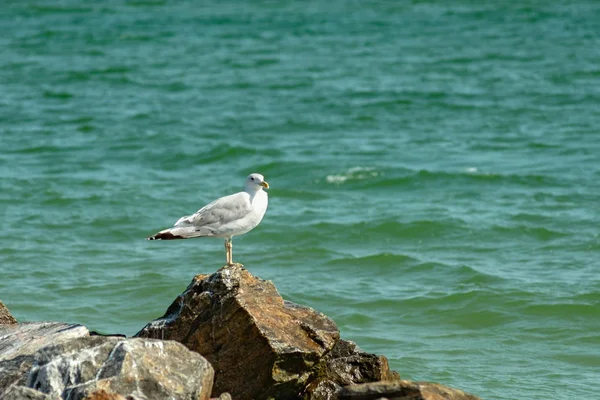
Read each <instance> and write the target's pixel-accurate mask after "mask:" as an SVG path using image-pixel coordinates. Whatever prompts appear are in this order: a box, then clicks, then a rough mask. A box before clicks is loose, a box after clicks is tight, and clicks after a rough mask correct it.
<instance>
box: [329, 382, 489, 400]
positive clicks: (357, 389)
mask: <svg viewBox="0 0 600 400" xmlns="http://www.w3.org/2000/svg"><path fill="white" fill-rule="evenodd" d="M382 398H384V399H390V400H394V399H397V400H480V399H479V397H477V396H473V395H472V394H468V393H465V392H463V391H461V390H458V389H453V388H449V387H447V386H444V385H440V384H438V383H430V382H411V381H404V380H400V381H395V382H373V383H363V384H360V385H352V386H346V387H344V388H343V389H342V390H341V391H340V392H339V394H338V399H339V400H376V399H382Z"/></svg>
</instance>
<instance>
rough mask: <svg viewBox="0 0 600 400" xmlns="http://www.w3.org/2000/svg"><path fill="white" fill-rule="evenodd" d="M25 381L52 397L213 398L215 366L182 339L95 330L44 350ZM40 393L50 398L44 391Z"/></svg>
mask: <svg viewBox="0 0 600 400" xmlns="http://www.w3.org/2000/svg"><path fill="white" fill-rule="evenodd" d="M34 358H35V359H34V362H33V365H32V367H31V368H30V370H29V371H28V372H27V374H26V379H25V382H24V385H22V384H21V387H14V386H13V387H12V388H9V389H8V390H7V397H8V396H13V397H14V395H13V393H12V392H13V391H15V390H16V391H18V393H19V394H22V393H27V394H28V395H29V396H30V398H33V399H36V398H37V397H33V395H32V393H35V392H31V391H26V389H25V388H23V387H22V386H26V387H27V388H30V389H33V390H35V391H37V392H39V393H41V394H45V395H47V396H48V398H51V399H54V398H63V399H70V400H82V399H88V400H92V399H96V400H100V399H105V400H107V399H115V400H116V399H125V398H128V397H131V398H143V399H147V400H152V399H156V400H159V399H170V398H176V399H189V400H192V399H200V400H207V399H209V398H210V393H211V389H212V381H213V377H214V371H213V369H212V367H211V366H210V364H209V363H208V361H206V360H205V359H204V358H203V357H202V356H200V355H199V354H197V353H194V352H191V351H189V350H188V349H187V348H185V346H183V345H181V344H179V343H176V342H163V341H158V340H150V339H123V338H118V337H102V336H91V337H84V338H78V339H73V340H70V341H67V342H63V343H60V344H56V345H52V346H47V347H45V348H42V349H40V350H38V351H37V352H36V353H35V355H34ZM39 398H40V399H42V398H44V397H42V396H40V397H39Z"/></svg>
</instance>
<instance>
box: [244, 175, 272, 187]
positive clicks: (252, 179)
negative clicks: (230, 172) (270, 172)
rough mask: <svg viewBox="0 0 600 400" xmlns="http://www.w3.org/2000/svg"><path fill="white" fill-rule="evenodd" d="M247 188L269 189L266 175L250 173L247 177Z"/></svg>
mask: <svg viewBox="0 0 600 400" xmlns="http://www.w3.org/2000/svg"><path fill="white" fill-rule="evenodd" d="M246 188H247V189H252V190H261V189H262V188H265V189H268V188H269V184H268V183H267V182H266V181H265V177H264V176H262V175H261V174H250V175H248V178H246Z"/></svg>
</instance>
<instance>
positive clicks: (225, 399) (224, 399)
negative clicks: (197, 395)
mask: <svg viewBox="0 0 600 400" xmlns="http://www.w3.org/2000/svg"><path fill="white" fill-rule="evenodd" d="M210 400H233V398H232V397H231V395H230V394H229V393H227V392H225V393H221V395H220V396H219V397H214V398H211V399H210Z"/></svg>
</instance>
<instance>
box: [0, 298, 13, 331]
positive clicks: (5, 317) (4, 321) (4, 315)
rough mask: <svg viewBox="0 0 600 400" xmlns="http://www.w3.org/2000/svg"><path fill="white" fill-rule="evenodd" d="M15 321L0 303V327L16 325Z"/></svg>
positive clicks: (0, 302)
mask: <svg viewBox="0 0 600 400" xmlns="http://www.w3.org/2000/svg"><path fill="white" fill-rule="evenodd" d="M16 323H17V320H16V319H15V317H13V316H12V314H11V313H10V311H8V308H6V306H5V305H4V303H3V302H2V301H0V325H10V324H16Z"/></svg>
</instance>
